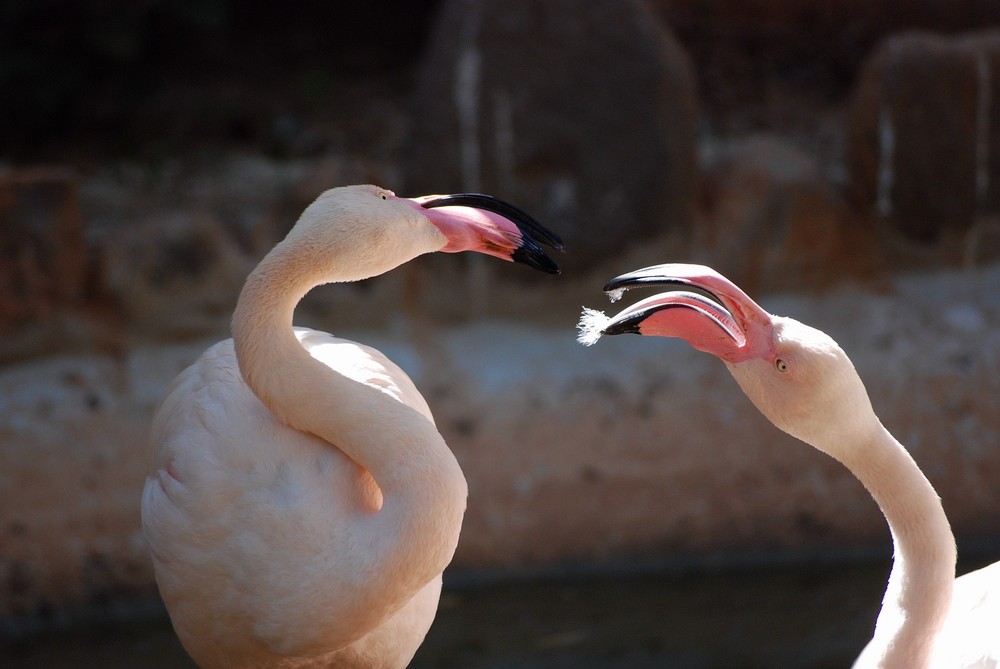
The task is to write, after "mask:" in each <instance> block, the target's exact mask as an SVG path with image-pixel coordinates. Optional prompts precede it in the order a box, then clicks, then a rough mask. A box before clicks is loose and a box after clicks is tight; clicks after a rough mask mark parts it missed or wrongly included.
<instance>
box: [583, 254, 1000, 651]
mask: <svg viewBox="0 0 1000 669" xmlns="http://www.w3.org/2000/svg"><path fill="white" fill-rule="evenodd" d="M637 286H667V287H669V290H668V292H664V293H661V294H658V295H654V296H652V297H648V298H646V299H644V300H641V301H639V302H638V303H636V304H634V305H632V306H630V307H628V308H627V309H625V310H623V311H622V312H621V313H619V314H617V315H616V316H614V317H612V318H608V317H606V316H604V314H602V313H600V312H596V311H593V310H590V309H587V310H585V311H584V315H583V317H582V319H581V321H580V341H581V342H582V343H584V344H593V343H594V342H596V341H597V339H598V338H600V336H601V335H611V334H622V333H636V334H640V335H647V336H660V337H679V338H681V339H684V340H685V341H687V342H688V343H689V344H691V346H693V347H694V348H696V349H698V350H700V351H705V352H708V353H711V354H713V355H715V356H717V357H719V358H721V359H722V360H723V362H725V364H726V367H728V368H729V371H730V372H731V373H732V375H733V377H735V379H736V381H737V383H738V384H739V386H740V388H742V389H743V392H744V393H745V394H746V395H747V397H749V398H750V401H751V402H753V404H754V405H755V406H756V407H757V409H759V410H760V412H761V413H762V414H764V416H766V417H767V418H768V419H769V420H770V421H771V422H772V423H774V424H775V425H776V426H777V427H778V428H780V429H782V430H784V431H785V432H787V433H788V434H790V435H792V436H794V437H796V438H798V439H801V440H802V441H804V442H806V443H807V444H809V445H811V446H814V447H815V448H817V449H819V450H821V451H823V452H824V453H827V454H828V455H830V456H832V457H834V458H836V459H837V460H839V461H840V462H841V463H843V464H844V465H845V466H846V467H847V468H848V469H849V470H850V471H851V472H852V473H853V474H854V475H855V476H856V477H857V478H858V479H859V480H860V481H861V483H863V484H864V486H865V487H866V488H867V489H868V491H869V492H870V493H871V495H872V497H873V498H874V499H875V501H876V502H877V503H878V505H879V507H880V508H881V510H882V512H883V514H884V515H885V517H886V520H887V521H888V524H889V529H890V531H891V534H892V539H893V545H894V563H893V567H892V571H891V573H890V576H889V583H888V586H887V588H886V593H885V597H884V599H883V601H882V609H881V611H880V613H879V616H878V620H877V622H876V625H875V631H874V635H873V638H872V640H871V642H869V644H868V645H867V646H866V648H865V649H864V651H863V652H862V653H861V655H860V657H858V659H857V661H856V663H855V665H854V666H855V667H865V668H867V667H883V668H887V669H888V668H891V669H926V668H928V667H933V668H935V669H956V668H958V667H965V668H972V667H978V668H981V669H987V668H990V669H997V667H998V666H1000V562H997V563H994V564H992V565H989V566H987V567H984V568H982V569H979V570H978V571H975V572H972V573H969V574H966V575H965V576H962V577H961V578H959V579H957V580H956V579H955V558H956V551H955V540H954V537H953V535H952V532H951V527H950V525H949V523H948V519H947V518H946V517H945V514H944V509H943V508H942V506H941V501H940V500H939V499H938V496H937V494H936V493H935V491H934V489H933V488H932V487H931V484H930V482H929V481H928V480H927V478H926V477H925V476H924V475H923V473H922V472H921V471H920V469H919V468H918V467H917V465H916V463H915V462H914V460H913V458H912V457H910V454H909V453H908V452H907V451H906V449H905V448H903V446H902V445H900V443H899V442H898V441H896V439H895V438H893V436H892V435H891V434H890V433H889V432H888V430H886V429H885V427H883V426H882V423H881V422H880V421H879V419H878V417H877V416H876V415H875V412H874V411H873V409H872V405H871V401H870V400H869V397H868V393H867V391H866V390H865V387H864V385H863V384H862V382H861V379H860V377H859V376H858V374H857V372H856V371H855V369H854V365H853V364H852V363H851V361H850V359H849V358H848V357H847V355H846V354H845V353H844V351H843V350H842V349H841V348H840V347H839V346H838V345H837V343H836V342H834V341H833V339H831V338H830V337H829V336H828V335H826V334H825V333H823V332H820V331H819V330H816V329H814V328H811V327H809V326H808V325H803V324H802V323H800V322H798V321H796V320H793V319H791V318H783V317H779V316H772V315H771V314H769V313H767V312H766V311H764V310H763V309H762V308H761V307H760V306H758V305H757V304H756V303H755V302H754V301H753V300H751V299H750V298H749V297H748V296H747V295H746V294H745V293H744V292H743V291H742V290H740V289H739V288H738V287H737V286H736V285H734V284H733V283H732V282H730V281H729V280H728V279H726V278H725V277H723V276H722V275H720V274H719V273H717V272H715V271H714V270H712V269H710V268H708V267H703V266H699V265H681V264H670V265H658V266H654V267H647V268H645V269H641V270H637V271H635V272H630V273H628V274H624V275H622V276H619V277H617V278H615V279H612V280H611V281H610V282H608V283H607V285H605V288H604V289H605V291H608V292H609V293H611V295H612V297H618V296H619V295H620V294H621V291H624V290H626V289H629V288H634V287H637Z"/></svg>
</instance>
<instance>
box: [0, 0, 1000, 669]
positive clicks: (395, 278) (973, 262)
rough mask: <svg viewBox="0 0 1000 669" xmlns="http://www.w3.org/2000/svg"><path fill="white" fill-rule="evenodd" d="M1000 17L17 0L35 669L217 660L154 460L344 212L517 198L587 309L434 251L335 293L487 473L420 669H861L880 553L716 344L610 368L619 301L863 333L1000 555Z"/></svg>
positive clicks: (20, 440)
mask: <svg viewBox="0 0 1000 669" xmlns="http://www.w3.org/2000/svg"><path fill="white" fill-rule="evenodd" d="M998 27H1000V14H998V13H997V12H996V7H995V2H993V0H956V1H955V2H949V3H942V2H937V1H936V0H911V1H910V2H908V3H904V4H902V5H901V4H900V3H898V2H893V1H890V0H865V1H861V0H845V1H843V2H839V3H828V2H824V1H822V0H795V1H791V0H649V1H648V2H640V1H639V0H588V1H587V2H580V1H576V2H575V1H573V0H519V1H518V2H509V1H507V0H439V1H436V2H417V1H411V2H401V1H388V2H380V3H374V4H373V3H357V4H350V3H334V2H319V1H315V0H309V1H302V2H296V3H280V2H274V1H272V0H262V1H260V2H254V3H240V2H235V1H234V0H197V1H196V0H138V1H134V2H128V3H125V2H114V1H104V2H96V1H91V0H75V1H72V2H71V1H68V0H41V1H39V0H30V1H29V0H5V2H4V3H3V5H2V7H0V665H2V666H4V667H17V668H21V669H24V668H27V667H52V666H64V667H72V666H104V667H134V666H144V667H189V666H192V665H191V664H190V662H189V660H187V658H186V657H185V655H184V654H183V651H182V650H181V649H180V646H179V644H178V643H177V642H176V640H175V638H174V636H173V633H172V631H171V629H170V627H169V622H168V621H167V619H166V616H165V613H164V611H163V609H162V606H161V605H160V603H159V600H158V596H157V594H156V589H155V584H154V583H153V580H152V570H151V566H150V564H149V562H148V558H147V556H146V552H145V546H144V543H143V539H142V536H141V534H140V531H139V519H138V508H139V494H140V491H141V488H142V483H143V479H144V476H145V466H146V447H145V435H146V431H147V429H148V426H149V420H150V417H151V414H152V411H153V409H154V408H155V406H156V403H157V401H158V400H159V398H160V397H161V396H162V394H163V392H164V390H165V388H166V385H167V384H168V383H169V381H170V380H171V379H172V378H173V377H174V376H175V375H176V374H177V373H178V372H179V371H180V370H181V369H183V368H184V367H185V366H186V365H188V364H190V362H192V361H193V360H194V359H195V358H196V357H197V356H198V355H199V354H200V352H201V351H202V350H204V348H206V347H207V346H208V345H209V344H210V343H212V342H214V341H216V340H218V339H220V338H224V337H226V336H228V319H229V315H230V314H231V312H232V308H233V306H234V304H235V299H236V296H237V294H238V291H239V289H240V287H241V285H242V281H243V280H244V278H245V277H246V274H247V273H248V272H249V271H250V269H252V267H253V266H254V264H255V263H256V262H257V261H258V260H259V259H260V258H261V257H262V256H263V254H264V253H265V252H266V251H267V250H268V249H269V248H270V247H271V246H272V245H273V244H274V243H276V242H277V241H278V240H279V239H281V237H282V236H283V235H284V234H285V233H286V232H287V230H288V229H289V228H290V227H291V225H292V224H293V223H294V222H295V220H296V218H297V216H298V215H299V213H300V212H301V211H302V209H303V208H304V207H305V206H306V205H307V204H308V203H309V202H311V201H312V200H313V199H314V198H315V197H316V196H317V195H318V194H319V193H320V192H322V191H323V190H325V189H327V188H330V187H333V186H337V185H345V184H351V183H366V182H370V183H377V184H379V185H381V186H384V187H387V188H391V189H393V190H395V191H396V192H397V193H399V194H401V195H407V196H414V195H420V194H424V193H447V192H458V191H483V192H487V193H491V194H494V195H497V196H499V197H502V198H504V199H507V200H510V201H512V202H515V203H517V204H518V205H520V206H522V207H524V208H525V209H527V210H528V211H530V212H532V213H533V214H534V215H535V216H536V217H537V218H539V219H540V220H541V221H542V222H543V223H545V224H546V225H547V226H549V227H551V228H552V229H554V230H556V231H557V232H558V233H560V234H561V235H562V236H563V237H564V239H565V240H566V242H567V251H566V253H565V254H562V255H560V256H559V257H558V258H557V260H558V261H559V262H560V264H561V265H562V267H563V274H562V275H561V276H559V277H549V276H544V275H541V274H538V273H533V272H530V271H528V270H526V269H525V268H523V267H517V266H511V265H506V264H504V263H500V262H498V261H495V260H492V259H489V258H485V257H468V256H467V255H461V256H451V255H448V256H445V255H443V254H440V255H438V256H435V257H425V258H420V259H418V260H417V261H414V262H412V263H410V264H408V265H406V266H404V267H402V268H400V269H399V270H396V271H394V272H392V273H390V274H388V275H386V276H383V277H378V278H376V279H373V280H369V281H366V282H362V283H360V284H356V285H351V286H337V287H324V288H321V289H317V290H316V291H314V292H313V293H311V294H310V295H309V296H308V297H307V298H306V300H305V301H304V302H303V303H302V305H301V306H300V308H299V310H298V312H297V323H299V324H302V325H308V326H312V327H318V328H322V329H325V330H328V331H331V332H334V333H336V334H338V335H344V336H348V337H351V338H356V339H359V340H363V341H365V342H367V343H371V344H373V345H375V346H377V347H379V348H381V349H382V350H383V351H384V352H385V353H386V354H388V355H389V356H390V357H391V358H393V359H395V360H396V361H397V362H398V363H399V364H400V365H401V366H402V367H403V368H404V369H405V370H406V371H407V372H408V373H409V374H410V375H411V376H412V377H413V378H414V380H415V381H416V382H417V385H418V387H420V388H421V389H422V391H423V392H424V394H425V396H426V397H427V399H428V402H429V403H430V405H431V408H432V410H433V411H434V413H435V416H436V418H437V422H438V426H439V428H440V430H441V432H442V433H443V434H444V436H445V438H446V439H447V441H448V443H449V445H450V446H451V447H452V449H453V450H454V451H455V454H456V456H457V457H458V460H459V462H460V463H461V465H462V467H463V469H464V471H465V472H466V475H467V478H468V480H469V487H470V499H469V509H468V513H467V515H466V519H465V523H464V526H463V533H462V539H461V542H460V545H459V549H458V553H457V555H456V557H455V561H454V563H453V565H452V567H450V568H449V570H448V572H446V575H445V586H446V589H445V594H444V597H443V599H442V604H441V609H440V612H439V615H438V619H437V622H436V623H435V626H434V627H433V628H432V630H431V632H430V635H429V636H428V639H427V641H426V643H425V644H424V647H423V648H422V649H421V651H420V653H419V654H418V656H417V658H416V659H415V660H414V664H413V666H414V667H646V666H649V667H654V666H671V667H717V666H730V667H731V666H740V667H776V666H781V667H842V666H848V665H849V663H850V662H851V661H852V660H853V658H854V657H855V655H856V654H857V652H858V651H859V650H860V648H861V647H862V646H863V645H864V643H865V642H866V641H867V639H868V638H869V637H870V634H871V629H872V625H873V623H874V619H875V616H876V614H877V611H878V607H879V604H880V602H881V596H882V592H883V590H884V586H885V577H886V575H887V573H888V569H889V565H890V556H891V545H890V542H889V536H888V532H887V528H886V526H885V522H884V519H883V518H882V516H881V515H880V513H879V511H878V509H877V507H876V506H875V504H874V502H872V500H871V499H870V497H868V495H867V493H866V492H865V491H864V489H863V488H862V487H861V486H860V484H858V483H857V482H856V481H855V480H854V479H853V477H851V475H850V474H849V473H848V472H846V471H845V470H844V469H843V468H842V467H840V466H839V465H838V464H837V463H835V462H833V461H832V460H830V459H829V458H826V457H825V456H823V455H821V454H819V453H817V452H815V451H813V450H812V449H811V448H808V447H806V446H804V445H802V444H801V443H798V442H796V441H794V440H792V439H791V438H788V437H786V436H785V435H783V434H780V433H778V432H777V430H776V429H775V428H773V427H772V426H771V425H770V424H769V423H767V422H766V420H765V419H763V418H762V417H761V416H760V415H759V414H757V412H756V411H755V410H754V409H753V407H752V406H750V404H749V402H748V401H747V400H746V398H745V397H744V396H743V395H742V393H741V392H740V391H739V389H738V388H737V387H736V384H735V383H734V382H733V381H732V379H731V378H730V377H729V375H728V373H727V372H726V370H725V369H724V367H723V366H722V365H721V364H720V363H719V362H718V361H717V360H715V359H713V358H710V357H709V356H705V355H702V354H698V353H696V352H694V351H691V350H690V349H688V348H686V347H685V346H684V345H683V344H680V343H677V342H672V341H666V340H655V341H647V340H644V339H642V338H638V337H618V338H611V339H609V340H602V341H601V342H600V343H599V344H598V345H597V346H595V347H594V348H592V349H583V348H582V347H580V346H579V345H578V344H576V342H575V331H574V325H575V323H576V320H577V318H578V315H579V310H580V306H581V305H587V306H591V307H596V308H601V309H606V308H607V303H606V301H605V298H604V297H603V296H602V294H601V292H600V288H601V286H602V285H603V283H604V281H606V280H607V279H609V278H611V277H612V276H615V275H616V274H619V273H622V272H625V271H628V270H631V269H634V268H637V267H640V266H643V265H646V264H653V263H659V262H666V261H688V262H701V263H706V264H710V265H712V266H714V267H716V268H717V269H718V270H720V271H721V272H723V273H724V274H726V275H728V276H729V277H730V278H732V279H733V280H735V281H736V282H737V283H739V284H740V285H741V286H743V287H744V289H746V290H747V292H748V293H750V294H751V295H752V296H754V297H755V298H756V299H757V300H758V301H759V302H760V303H761V304H762V305H763V306H764V307H765V308H767V309H768V310H770V311H772V312H774V313H781V314H785V315H789V316H794V317H796V318H798V319H799V320H802V321H804V322H806V323H809V324H811V325H814V326H816V327H819V328H821V329H824V330H826V331H827V332H828V333H830V334H831V335H832V336H834V338H835V339H837V340H838V341H839V342H840V343H841V345H842V346H843V347H844V349H845V350H846V351H847V352H848V354H849V355H850V356H851V358H852V359H853V360H854V362H855V365H856V366H857V368H858V370H859V373H860V374H861V376H862V378H863V379H864V380H865V383H866V385H867V387H868V389H869V392H870V394H871V396H872V401H873V404H874V406H875V409H876V411H877V412H878V413H879V415H880V417H881V418H882V420H883V422H884V423H885V425H886V426H887V427H888V428H889V429H890V431H892V432H893V433H894V434H895V435H896V436H897V437H898V438H899V439H900V441H902V442H903V443H904V444H906V445H907V447H908V448H909V449H910V451H911V453H912V454H913V455H914V457H915V459H916V460H917V462H918V464H919V465H920V466H921V467H922V468H923V470H924V471H925V473H926V474H927V476H928V477H929V478H930V480H931V481H932V483H933V484H934V485H935V487H936V488H937V490H938V493H939V494H940V496H941V498H942V500H943V503H944V507H945V510H946V512H947V513H948V515H949V518H950V520H951V522H952V525H953V528H954V529H955V532H956V535H957V537H958V542H959V553H960V556H961V558H960V565H959V571H960V572H961V571H966V570H968V569H971V568H973V567H976V566H978V565H981V564H984V563H986V562H990V561H993V560H996V559H997V558H998V557H1000V485H998V482H1000V448H998V438H1000V412H998V411H997V410H996V407H997V402H996V398H997V397H998V390H1000V388H998V385H1000V374H998V371H1000V333H998V332H997V327H996V326H997V324H998V323H1000V294H998V293H997V291H996V290H995V286H996V285H997V283H998V281H1000V266H998V265H997V261H998V260H1000V29H998Z"/></svg>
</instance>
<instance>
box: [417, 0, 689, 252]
mask: <svg viewBox="0 0 1000 669" xmlns="http://www.w3.org/2000/svg"><path fill="white" fill-rule="evenodd" d="M695 124H696V91H695V83H694V73H693V69H692V66H691V63H690V60H689V59H688V57H687V55H686V54H685V52H684V50H683V49H682V48H681V46H680V45H679V43H678V42H677V41H676V39H675V38H674V37H673V36H672V35H670V34H669V33H668V32H667V30H666V28H665V27H664V26H663V25H662V24H661V23H660V22H659V21H658V20H657V19H656V17H655V16H654V15H653V14H651V13H650V12H649V11H648V10H647V9H646V8H645V6H644V5H643V4H642V3H640V2H637V1H635V0H626V1H624V2H622V1H616V0H600V1H598V2H587V3H584V4H581V3H578V2H572V0H554V1H553V0H531V1H530V2H520V3H517V4H516V5H511V4H510V3H508V2H503V1H502V0H452V1H449V2H446V3H445V5H444V7H443V9H442V12H441V16H440V18H439V21H438V24H437V26H436V28H435V32H434V37H433V39H432V41H431V43H430V47H429V49H428V52H427V54H426V56H425V60H424V62H423V63H422V66H421V72H420V76H419V78H418V81H417V85H416V102H415V111H414V118H413V124H412V126H413V132H412V139H411V143H410V150H409V161H408V165H407V169H406V173H407V175H408V177H407V189H408V190H409V191H411V192H413V193H418V192H420V193H423V192H439V191H442V190H446V191H470V190H471V191H480V190H481V191H485V192H489V193H494V194H497V195H500V196H502V197H505V198H507V199H510V200H511V201H514V202H518V203H519V204H520V205H522V206H523V207H525V208H526V209H528V210H529V211H532V212H534V213H535V214H536V216H537V217H538V218H539V219H540V220H543V221H548V222H550V225H552V227H554V228H556V229H558V230H559V231H560V233H561V234H562V235H563V236H564V237H565V238H566V242H567V244H568V245H569V248H571V249H572V251H573V253H572V256H569V255H568V256H567V257H566V259H565V265H566V269H567V270H569V271H572V270H578V269H580V268H582V267H586V266H587V265H588V263H591V262H592V261H593V260H594V259H595V258H598V257H607V256H608V254H613V253H615V252H616V251H620V250H621V249H623V248H624V247H625V246H626V244H627V243H628V242H629V241H633V240H636V239H640V238H643V237H649V236H654V235H660V234H662V233H664V232H666V231H668V230H670V231H677V232H681V233H683V232H685V231H687V230H689V229H690V226H691V216H692V213H693V205H694V197H695V193H696V190H695V186H696V184H697V179H696V165H695Z"/></svg>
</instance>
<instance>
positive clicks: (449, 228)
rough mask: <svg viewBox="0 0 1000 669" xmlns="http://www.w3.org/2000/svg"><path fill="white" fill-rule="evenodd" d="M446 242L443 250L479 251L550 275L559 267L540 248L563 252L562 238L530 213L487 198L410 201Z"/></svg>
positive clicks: (441, 197)
mask: <svg viewBox="0 0 1000 669" xmlns="http://www.w3.org/2000/svg"><path fill="white" fill-rule="evenodd" d="M408 202H410V203H411V204H412V205H414V206H417V207H419V208H420V210H421V212H422V213H423V214H424V215H425V216H426V217H427V218H428V219H430V221H431V222H432V223H433V224H434V225H436V226H437V227H438V229H439V230H441V232H442V233H444V235H445V237H446V238H447V239H448V243H447V244H446V245H445V247H444V248H443V249H441V250H442V251H444V252H446V253H456V252H458V251H478V252H480V253H485V254H487V255H492V256H496V257H498V258H502V259H504V260H511V261H513V262H520V263H524V264H525V265H528V266H529V267H533V268H535V269H537V270H541V271H543V272H548V273H549V274H559V265H557V264H556V262H555V261H554V260H552V258H551V257H549V255H548V254H547V253H546V252H545V251H544V250H543V249H542V247H541V244H545V245H546V246H549V247H551V248H553V249H556V250H559V251H562V250H563V248H564V245H563V241H562V239H560V238H559V236H558V235H557V234H555V233H554V232H552V231H551V230H549V229H548V228H546V227H545V226H543V225H542V224H541V223H539V222H538V221H537V220H535V219H534V218H533V217H532V216H531V215H530V214H528V213H527V212H525V211H524V210H522V209H520V208H518V207H515V206H514V205H512V204H510V203H508V202H504V201H503V200H499V199H497V198H495V197H492V196H490V195H482V194H479V193H459V194H455V195H425V196H423V197H418V198H413V199H411V200H409V201H408Z"/></svg>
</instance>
